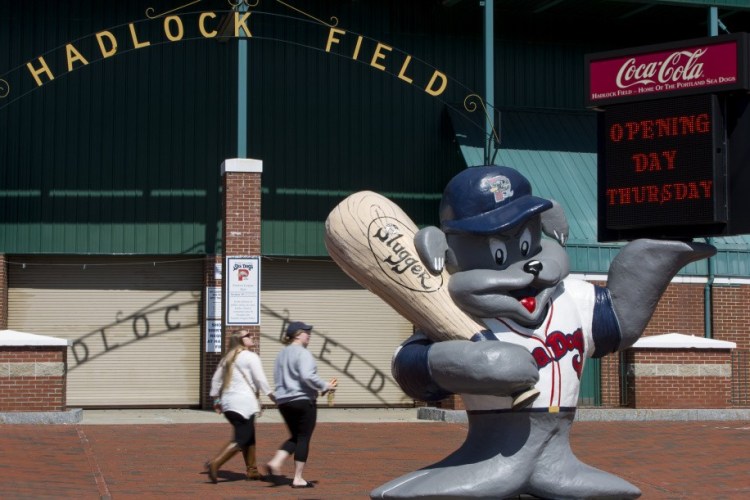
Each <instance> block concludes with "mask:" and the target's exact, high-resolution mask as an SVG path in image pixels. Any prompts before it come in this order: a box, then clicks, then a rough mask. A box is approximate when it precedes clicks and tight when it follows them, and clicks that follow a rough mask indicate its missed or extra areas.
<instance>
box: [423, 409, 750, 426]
mask: <svg viewBox="0 0 750 500" xmlns="http://www.w3.org/2000/svg"><path fill="white" fill-rule="evenodd" d="M417 418H418V419H420V420H436V421H439V422H449V423H457V424H465V423H468V418H467V416H466V412H465V411H464V410H443V409H440V408H433V407H423V408H418V410H417ZM576 420H578V421H582V422H616V421H631V422H633V421H654V420H664V421H702V420H706V421H708V420H750V409H744V408H743V409H740V408H726V409H720V408H717V409H685V410H649V409H640V410H636V409H629V408H579V409H578V410H577V411H576Z"/></svg>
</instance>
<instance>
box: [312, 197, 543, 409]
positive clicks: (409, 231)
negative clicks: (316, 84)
mask: <svg viewBox="0 0 750 500" xmlns="http://www.w3.org/2000/svg"><path fill="white" fill-rule="evenodd" d="M417 231H418V228H417V226H416V224H414V222H413V221H412V220H411V218H409V216H408V215H406V213H405V212H404V211H403V210H401V208H400V207H399V206H398V205H396V204H395V203H393V202H392V201H391V200H389V199H388V198H386V197H384V196H381V195H379V194H377V193H374V192H372V191H360V192H357V193H354V194H352V195H350V196H348V197H347V198H345V199H344V200H343V201H342V202H341V203H339V204H338V205H336V207H334V209H333V210H332V211H331V213H330V214H329V215H328V218H327V219H326V226H325V234H324V241H325V245H326V249H328V253H329V254H330V256H331V258H333V260H334V261H335V262H336V263H337V264H338V265H339V267H340V268H341V269H342V270H343V271H344V272H345V273H346V274H348V275H349V277H350V278H352V279H353V280H354V281H356V282H357V283H359V284H360V285H361V286H363V287H364V288H367V289H368V290H370V291H371V292H373V293H374V294H375V295H377V296H378V297H380V298H381V299H383V300H384V301H385V302H386V303H387V304H389V305H390V306H391V307H392V308H393V309H395V310H396V311H397V312H398V313H399V314H400V315H401V316H403V317H404V318H406V319H407V320H408V321H410V322H411V323H413V324H414V325H415V326H416V327H417V328H418V329H420V330H421V331H422V332H424V333H425V334H426V335H427V336H428V337H429V338H430V339H431V340H432V341H434V342H440V341H443V340H468V339H471V337H472V336H473V335H474V334H475V333H477V332H481V331H482V330H485V329H486V328H485V327H484V326H482V325H481V324H479V323H477V322H476V321H475V320H474V319H472V318H471V317H470V316H468V315H467V314H466V313H464V312H463V311H462V310H461V309H459V308H458V306H457V305H456V304H455V302H453V299H452V298H451V296H450V294H449V293H448V280H449V279H450V275H449V274H448V272H447V271H446V270H445V269H443V270H442V272H441V273H440V274H437V275H436V274H432V273H431V272H430V271H429V270H428V269H427V268H426V267H425V266H424V264H423V263H422V261H421V259H420V257H419V255H418V254H417V249H416V248H415V247H414V235H415V234H416V233H417ZM538 395H539V390H538V389H536V388H535V387H530V388H528V389H525V390H523V391H519V393H517V394H513V395H512V397H513V402H512V408H513V409H514V410H518V409H521V408H524V407H525V406H527V405H529V404H531V402H532V401H534V399H535V398H536V397H537V396H538Z"/></svg>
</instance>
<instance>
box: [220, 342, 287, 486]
mask: <svg viewBox="0 0 750 500" xmlns="http://www.w3.org/2000/svg"><path fill="white" fill-rule="evenodd" d="M254 345H255V344H254V342H253V337H252V334H251V333H250V332H249V331H248V330H239V331H237V332H234V333H232V335H231V336H230V340H229V350H228V351H227V353H226V355H225V356H224V357H223V358H222V359H221V361H220V362H219V366H218V367H217V368H216V372H214V376H213V378H212V379H211V392H210V395H211V397H212V398H214V409H215V410H216V411H221V412H222V413H223V414H224V417H225V418H226V419H227V420H228V421H229V423H230V424H232V427H233V428H234V439H233V440H232V441H230V442H228V443H227V444H226V445H225V446H224V447H223V448H222V449H221V451H220V452H219V454H218V455H216V457H214V459H213V460H209V461H208V462H206V468H207V469H208V476H209V477H210V478H211V481H212V482H214V483H216V481H217V476H216V474H217V472H218V471H219V467H221V466H222V465H223V464H224V463H225V462H226V461H227V460H229V459H230V458H232V457H233V456H234V455H236V454H237V453H238V452H239V451H242V456H243V458H244V459H245V465H246V467H247V479H248V480H257V479H260V478H261V475H260V474H259V473H258V467H257V466H256V464H255V415H256V414H258V413H260V402H259V401H258V393H259V392H260V393H261V394H265V395H267V396H268V397H269V398H270V399H271V400H272V401H275V398H274V395H273V392H272V391H271V387H270V386H269V385H268V379H267V378H266V374H265V373H264V372H263V366H262V365H261V361H260V357H258V355H257V354H255V353H254V352H252V351H251V350H250V349H251V348H252V347H253V346H254Z"/></svg>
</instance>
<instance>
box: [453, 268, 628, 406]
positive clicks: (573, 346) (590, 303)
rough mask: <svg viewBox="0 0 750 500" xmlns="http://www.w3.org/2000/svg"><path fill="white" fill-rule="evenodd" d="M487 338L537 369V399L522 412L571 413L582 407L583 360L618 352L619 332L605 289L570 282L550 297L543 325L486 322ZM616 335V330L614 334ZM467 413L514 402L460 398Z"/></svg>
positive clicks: (496, 320) (485, 398)
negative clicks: (516, 349) (526, 355)
mask: <svg viewBox="0 0 750 500" xmlns="http://www.w3.org/2000/svg"><path fill="white" fill-rule="evenodd" d="M483 322H484V323H485V325H486V326H487V328H489V329H490V330H491V331H492V334H487V335H486V337H487V338H488V339H492V336H493V335H494V337H495V338H496V339H497V340H500V341H502V342H510V343H513V344H516V345H519V346H522V347H525V348H526V349H528V350H529V352H531V354H532V356H534V360H535V361H536V363H537V365H538V366H539V382H538V383H537V384H536V386H535V387H536V388H537V389H539V391H540V394H539V397H537V398H536V400H535V401H534V402H533V403H532V405H531V406H529V407H527V408H525V409H524V410H521V411H549V412H558V411H561V410H562V411H566V410H567V411H571V410H573V409H575V407H576V404H577V402H578V391H579V388H580V382H581V375H582V373H583V367H584V360H585V359H586V358H590V357H595V356H596V357H598V356H601V355H604V354H606V353H608V352H612V351H614V350H615V349H616V347H617V344H618V343H619V330H618V329H617V326H616V320H615V319H614V311H613V310H612V306H611V302H610V300H609V295H608V292H607V291H606V289H603V288H598V287H595V286H594V285H592V284H591V283H588V282H585V281H580V280H576V279H572V278H567V279H565V280H563V281H562V282H561V284H560V285H558V288H557V290H556V291H555V293H554V294H553V295H552V299H551V300H550V303H549V307H548V310H547V316H546V318H545V319H544V322H542V324H541V325H540V326H538V327H537V328H535V329H531V328H527V327H524V326H521V325H518V324H517V323H515V322H513V321H510V320H508V319H503V318H485V319H483ZM613 330H614V331H613ZM461 398H462V399H463V401H464V405H465V406H466V409H467V410H469V411H472V412H478V413H481V412H482V410H505V409H510V407H511V398H510V397H498V396H482V395H472V394H462V395H461Z"/></svg>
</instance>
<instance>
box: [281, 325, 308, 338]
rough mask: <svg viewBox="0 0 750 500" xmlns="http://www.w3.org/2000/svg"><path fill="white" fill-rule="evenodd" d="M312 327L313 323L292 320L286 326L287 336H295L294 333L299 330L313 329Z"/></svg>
mask: <svg viewBox="0 0 750 500" xmlns="http://www.w3.org/2000/svg"><path fill="white" fill-rule="evenodd" d="M312 328H313V327H312V325H308V324H307V323H303V322H301V321H292V322H291V323H289V325H287V327H286V336H287V337H294V334H295V333H297V332H298V331H299V330H312Z"/></svg>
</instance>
